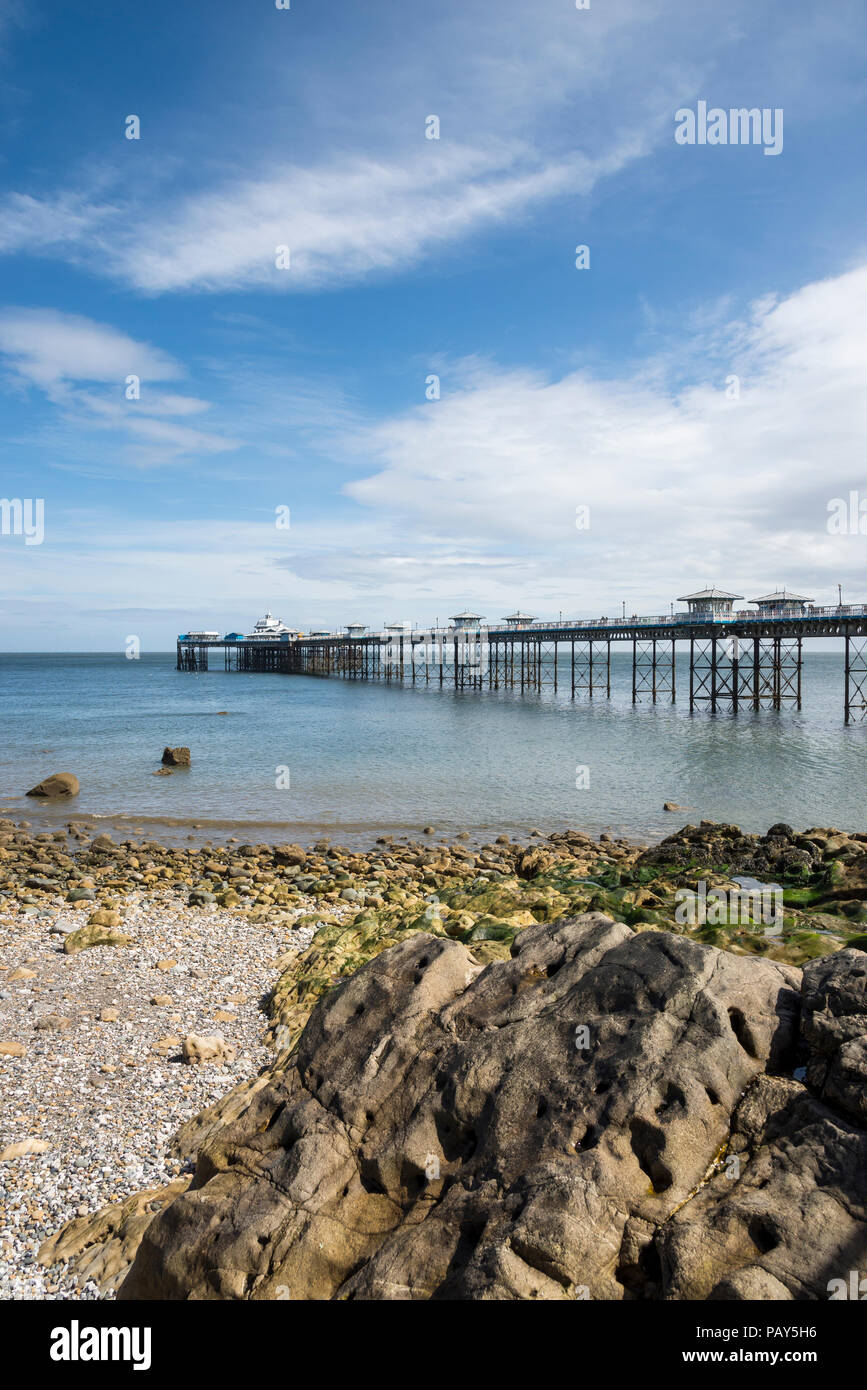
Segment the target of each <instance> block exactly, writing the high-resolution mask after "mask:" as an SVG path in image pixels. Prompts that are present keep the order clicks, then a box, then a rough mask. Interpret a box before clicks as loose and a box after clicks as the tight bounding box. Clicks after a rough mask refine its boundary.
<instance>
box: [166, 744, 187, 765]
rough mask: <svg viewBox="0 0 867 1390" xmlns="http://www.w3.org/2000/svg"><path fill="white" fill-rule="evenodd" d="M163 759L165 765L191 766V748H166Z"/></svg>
mask: <svg viewBox="0 0 867 1390" xmlns="http://www.w3.org/2000/svg"><path fill="white" fill-rule="evenodd" d="M162 761H163V766H164V767H189V765H190V750H189V748H164V749H163V758H162Z"/></svg>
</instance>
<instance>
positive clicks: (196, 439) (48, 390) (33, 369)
mask: <svg viewBox="0 0 867 1390" xmlns="http://www.w3.org/2000/svg"><path fill="white" fill-rule="evenodd" d="M0 359H2V361H3V365H4V366H5V367H6V369H7V372H8V373H9V374H10V376H11V379H12V380H13V382H18V383H19V384H20V385H21V386H27V387H36V388H38V389H39V390H40V391H41V392H43V393H44V394H45V396H46V397H47V398H48V400H49V401H50V402H52V404H53V405H54V406H56V407H58V408H59V409H60V410H61V411H62V412H63V415H64V418H65V419H66V420H67V421H68V422H69V423H70V424H72V425H73V426H76V427H78V428H79V429H83V430H85V431H87V430H109V431H114V432H116V433H117V434H119V435H120V436H121V437H125V438H126V440H127V441H128V446H127V448H126V452H125V458H126V461H127V463H129V464H130V465H133V466H137V467H152V466H157V465H160V464H164V463H169V462H172V461H174V460H176V459H178V458H182V457H185V456H190V455H199V454H214V453H223V452H225V451H227V450H230V449H233V448H235V447H236V441H234V440H232V439H229V438H225V437H220V436H218V435H215V434H211V433H208V432H206V431H203V430H194V429H191V428H190V427H189V426H188V425H185V424H181V423H178V421H179V419H181V418H183V417H187V416H190V415H198V414H201V413H202V412H204V411H207V410H208V409H209V406H208V402H207V401H203V400H199V399H198V398H196V397H193V396H188V395H179V394H175V393H172V392H168V391H165V390H157V391H154V390H153V386H154V383H158V384H160V385H162V383H164V382H171V381H175V380H178V379H179V378H182V377H183V376H184V375H185V372H184V369H183V368H182V366H181V365H180V364H179V363H178V362H176V361H175V360H174V358H172V357H171V356H170V355H169V354H168V353H166V352H163V351H162V350H160V349H159V348H154V347H152V346H151V345H150V344H148V343H141V342H136V341H135V340H134V339H133V338H131V337H130V336H129V335H128V334H126V333H121V332H119V331H118V330H117V329H115V328H113V327H111V326H110V325H107V324H101V323H95V322H94V321H93V320H91V319H87V318H83V317H81V316H80V315H77V314H61V313H58V312H56V311H54V310H48V309H22V308H9V309H5V310H2V311H0ZM131 378H136V379H137V383H138V386H137V388H135V389H137V390H138V392H139V394H138V396H137V397H136V396H135V395H134V394H133V395H128V388H127V383H128V382H130V379H131ZM99 388H104V389H102V390H100V389H99Z"/></svg>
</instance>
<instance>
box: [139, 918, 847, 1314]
mask: <svg viewBox="0 0 867 1390" xmlns="http://www.w3.org/2000/svg"><path fill="white" fill-rule="evenodd" d="M799 986H800V972H799V971H797V970H795V969H794V968H792V967H790V966H786V965H781V964H777V963H773V962H770V961H763V960H756V959H751V958H747V957H739V956H735V955H730V954H727V953H724V952H721V951H717V950H715V949H713V948H712V947H707V946H703V945H700V944H698V943H696V942H694V941H691V940H688V939H686V938H683V937H676V936H673V935H670V934H668V933H664V932H657V931H645V932H641V933H636V932H634V931H632V930H631V929H630V928H629V927H627V926H625V925H623V924H622V923H614V922H613V921H612V920H611V919H610V918H607V917H603V916H601V915H600V914H587V915H585V916H582V917H579V918H576V919H566V920H561V921H559V922H556V923H553V924H546V925H540V926H537V927H528V928H527V929H526V930H524V931H523V932H521V933H520V934H519V935H518V937H516V939H515V942H514V946H513V956H512V958H511V959H509V960H507V961H503V962H499V961H496V962H494V963H492V964H491V965H489V966H488V967H487V968H485V969H482V968H481V967H480V966H479V964H478V963H477V961H476V960H475V959H474V958H473V956H472V955H471V954H470V951H469V950H468V949H467V947H465V946H464V945H463V944H461V943H459V942H456V941H452V940H449V939H445V938H442V937H438V936H431V935H428V934H426V933H423V932H417V933H413V934H412V935H411V936H410V937H408V938H407V939H405V940H404V941H402V942H401V943H400V944H398V945H396V946H393V947H392V948H391V949H388V950H386V951H384V952H383V953H382V954H381V955H379V956H378V957H377V958H376V959H374V960H373V961H371V962H370V963H369V964H367V965H366V966H364V967H363V968H362V969H361V970H359V971H358V972H357V973H356V974H354V975H353V976H351V978H349V979H348V980H347V981H346V982H345V983H344V984H343V985H342V986H341V987H339V988H337V989H334V990H332V991H331V992H330V993H329V994H327V995H326V996H325V997H324V998H322V999H321V1000H320V1002H319V1003H318V1004H317V1006H316V1008H315V1009H314V1012H313V1014H312V1015H311V1018H310V1021H309V1023H308V1024H307V1027H306V1028H305V1030H304V1033H303V1035H302V1037H301V1039H300V1042H299V1043H298V1045H297V1046H296V1047H295V1048H294V1050H293V1051H292V1053H291V1054H290V1055H284V1056H283V1058H282V1059H281V1060H280V1063H279V1066H278V1067H276V1068H275V1069H274V1071H273V1072H271V1073H270V1074H269V1073H267V1072H266V1073H264V1074H263V1075H262V1077H260V1078H259V1080H258V1082H256V1083H254V1084H252V1085H249V1086H248V1087H247V1088H245V1090H244V1092H243V1098H241V1099H239V1100H238V1101H237V1105H236V1110H235V1114H234V1117H233V1118H231V1119H230V1120H229V1122H228V1123H225V1124H223V1125H222V1126H219V1127H216V1128H214V1129H212V1130H211V1132H210V1133H209V1135H208V1136H207V1137H206V1138H205V1140H204V1143H203V1145H202V1148H201V1150H200V1152H199V1155H198V1161H197V1166H196V1173H195V1178H194V1181H193V1184H192V1187H191V1189H190V1191H189V1192H188V1193H186V1194H185V1195H183V1196H181V1197H179V1198H178V1199H177V1200H175V1201H174V1202H173V1203H172V1204H171V1205H170V1206H169V1207H168V1208H167V1209H166V1210H165V1211H164V1212H163V1213H162V1214H161V1215H159V1216H157V1217H156V1218H155V1220H154V1221H153V1222H152V1223H151V1224H150V1225H149V1226H148V1228H147V1230H146V1232H145V1234H144V1237H143V1240H142V1244H141V1247H140V1249H139V1252H138V1255H137V1257H136V1259H135V1262H134V1264H133V1266H132V1269H131V1271H130V1273H129V1275H128V1277H127V1279H126V1280H125V1282H124V1284H123V1286H122V1288H121V1290H120V1296H121V1297H122V1298H196V1299H198V1298H257V1299H258V1298H292V1299H305V1298H317V1299H321V1298H360V1299H408V1298H416V1299H419V1298H421V1299H423V1298H434V1299H444V1298H454V1299H524V1298H547V1299H562V1298H574V1297H576V1296H579V1297H580V1296H582V1295H583V1294H584V1293H585V1292H586V1293H588V1294H589V1296H590V1297H592V1298H594V1299H598V1298H606V1299H611V1298H614V1299H619V1298H623V1297H636V1296H639V1297H654V1296H655V1297H672V1296H673V1297H679V1296H682V1295H681V1294H680V1292H679V1291H680V1289H681V1288H684V1287H687V1286H688V1285H689V1286H691V1287H699V1286H700V1287H702V1288H703V1289H704V1292H703V1293H702V1294H700V1295H699V1296H702V1297H704V1296H707V1295H708V1294H709V1293H710V1292H711V1291H712V1290H713V1289H714V1288H715V1287H716V1285H718V1284H720V1283H721V1281H723V1280H724V1279H725V1277H726V1276H730V1275H731V1276H733V1275H736V1274H738V1273H739V1272H740V1271H742V1270H743V1269H745V1268H750V1266H751V1264H759V1265H761V1258H762V1255H763V1253H765V1254H766V1253H767V1250H766V1247H767V1245H768V1241H769V1237H768V1236H767V1235H766V1232H765V1228H764V1227H763V1226H762V1227H760V1228H756V1232H755V1234H756V1236H757V1239H756V1240H753V1237H752V1235H751V1234H750V1232H751V1229H752V1228H751V1227H750V1224H749V1217H748V1215H747V1214H745V1212H744V1211H740V1212H739V1213H736V1214H735V1215H734V1216H733V1218H732V1220H733V1222H734V1223H735V1225H736V1226H737V1227H738V1240H739V1241H741V1242H742V1243H743V1242H746V1243H747V1244H748V1245H749V1250H750V1251H752V1252H753V1258H752V1260H751V1262H749V1261H747V1260H746V1259H744V1257H743V1250H742V1248H741V1245H739V1246H738V1252H739V1253H738V1256H737V1258H736V1259H732V1260H728V1262H727V1261H726V1258H722V1259H721V1261H720V1264H721V1268H720V1270H719V1272H717V1270H716V1268H714V1270H713V1271H711V1272H710V1273H708V1274H707V1275H706V1276H705V1275H703V1274H699V1273H697V1272H696V1270H695V1268H694V1266H696V1265H701V1268H702V1269H704V1263H705V1252H704V1249H703V1247H701V1246H700V1245H699V1246H698V1247H697V1248H696V1249H695V1250H692V1249H687V1250H685V1251H683V1252H680V1251H677V1252H674V1253H669V1252H666V1258H665V1261H664V1262H663V1260H662V1257H661V1253H660V1252H661V1249H662V1240H663V1237H664V1235H665V1232H666V1228H667V1226H668V1225H669V1224H670V1223H671V1222H672V1221H673V1219H674V1218H675V1217H676V1218H677V1222H678V1226H680V1225H684V1224H685V1225H686V1226H687V1227H689V1225H690V1221H689V1212H690V1209H691V1208H692V1207H693V1205H694V1203H695V1202H696V1201H697V1200H698V1198H697V1196H696V1194H697V1193H700V1192H703V1191H704V1190H705V1189H703V1188H702V1184H703V1182H704V1181H705V1179H706V1178H707V1176H708V1174H709V1173H712V1172H713V1170H714V1168H715V1165H716V1163H717V1162H718V1160H719V1159H720V1156H721V1155H723V1154H724V1152H725V1146H726V1144H727V1143H728V1141H729V1132H730V1126H731V1122H732V1115H733V1113H734V1111H735V1108H736V1107H737V1105H738V1101H739V1100H740V1098H741V1097H742V1096H743V1095H744V1093H745V1092H749V1088H750V1087H751V1085H752V1083H753V1082H754V1081H755V1080H756V1079H757V1078H762V1077H763V1074H764V1073H765V1071H766V1070H767V1069H770V1070H772V1071H780V1070H783V1069H786V1068H790V1067H791V1065H792V1063H793V1061H794V1047H795V1045H796V1042H797V1024H798V1015H799ZM786 1084H787V1085H790V1086H794V1087H795V1088H796V1090H797V1092H798V1094H799V1096H801V1097H804V1098H805V1104H807V1105H808V1106H817V1107H818V1108H819V1109H820V1110H821V1116H820V1119H819V1121H817V1123H818V1124H819V1125H820V1126H821V1125H822V1124H825V1123H830V1121H828V1120H826V1116H827V1115H828V1114H829V1112H828V1111H827V1109H826V1107H824V1106H822V1105H821V1104H820V1102H817V1101H814V1100H811V1099H810V1098H809V1097H808V1096H807V1093H806V1091H805V1090H804V1088H803V1087H802V1086H800V1085H799V1083H796V1082H788V1083H786ZM786 1104H788V1101H786ZM810 1113H812V1112H810ZM811 1123H812V1121H811ZM781 1126H782V1127H781ZM754 1127H755V1126H754ZM778 1128H780V1132H781V1133H782V1132H783V1129H784V1123H783V1121H782V1120H781V1121H780V1122H779V1124H778ZM853 1132H854V1130H853ZM775 1133H776V1131H775ZM751 1134H752V1131H751ZM750 1142H753V1143H755V1144H756V1145H759V1146H760V1145H761V1143H762V1142H763V1132H762V1133H760V1132H759V1131H756V1137H755V1138H754V1139H751V1141H750ZM816 1142H817V1143H820V1142H822V1138H821V1135H820V1134H819V1132H818V1131H817V1138H816ZM743 1143H744V1144H746V1143H747V1140H746V1139H744V1140H743ZM859 1162H860V1159H859V1157H858V1155H857V1154H855V1153H854V1152H852V1153H850V1154H849V1158H848V1159H847V1160H846V1162H844V1161H843V1160H842V1158H841V1161H840V1163H839V1164H838V1165H837V1166H838V1170H839V1183H840V1188H841V1191H842V1190H843V1189H845V1187H846V1184H847V1183H849V1182H851V1181H853V1180H854V1176H855V1174H856V1172H859V1171H860V1170H859V1169H858V1164H859ZM847 1163H848V1168H847ZM749 1171H750V1170H749V1165H747V1172H749ZM808 1176H809V1170H808V1169H805V1173H804V1180H805V1181H807V1179H808ZM716 1181H717V1183H719V1182H727V1181H728V1180H727V1179H725V1178H721V1179H716ZM813 1185H814V1187H815V1188H817V1189H818V1184H817V1182H816V1178H815V1174H814V1176H813ZM730 1189H731V1184H730V1183H729V1184H728V1186H727V1188H725V1189H723V1195H724V1196H725V1197H729V1196H730ZM832 1206H833V1200H832V1201H825V1200H824V1198H823V1199H822V1200H819V1201H818V1202H816V1203H814V1204H813V1206H808V1205H805V1206H804V1218H803V1220H802V1221H801V1223H800V1226H799V1230H798V1239H799V1240H800V1241H801V1244H802V1247H803V1252H804V1253H803V1260H806V1261H808V1262H809V1258H810V1254H809V1252H810V1249H811V1247H812V1246H813V1245H814V1241H813V1236H814V1226H817V1225H820V1226H821V1228H822V1230H821V1232H820V1231H819V1230H816V1231H815V1237H816V1242H819V1243H818V1244H816V1245H815V1248H816V1249H819V1250H821V1252H822V1258H823V1259H824V1258H826V1256H827V1255H828V1252H829V1250H830V1249H831V1248H832V1247H833V1248H835V1249H836V1248H837V1247H836V1246H835V1241H838V1240H848V1239H849V1238H850V1236H851V1223H850V1226H848V1227H847V1229H846V1230H845V1231H843V1230H842V1228H841V1226H840V1224H839V1223H836V1222H834V1221H829V1215H833V1214H834V1213H833V1212H832V1211H831V1208H832ZM853 1220H854V1223H855V1224H856V1225H857V1224H858V1221H859V1220H860V1217H858V1216H857V1214H856V1216H855V1217H854V1218H853ZM795 1224H797V1223H795ZM792 1238H794V1231H793V1236H792ZM840 1248H841V1249H842V1247H840ZM838 1253H839V1252H838ZM841 1258H842V1256H841ZM770 1278H776V1279H777V1280H779V1281H780V1283H781V1285H782V1286H783V1287H784V1288H789V1287H790V1286H789V1284H788V1283H787V1282H786V1280H785V1278H784V1277H783V1275H782V1274H781V1273H780V1271H779V1270H777V1269H775V1268H770V1266H769V1267H768V1268H766V1269H765V1268H762V1269H760V1272H759V1273H758V1274H757V1275H755V1276H754V1277H753V1278H752V1280H750V1279H747V1281H746V1283H744V1282H743V1281H742V1283H741V1284H740V1285H738V1284H737V1283H735V1285H734V1286H732V1287H729V1288H728V1289H723V1290H721V1291H720V1292H719V1293H718V1294H717V1295H715V1296H720V1297H741V1296H750V1295H749V1292H747V1293H743V1292H739V1289H740V1290H743V1289H746V1290H749V1289H750V1288H754V1287H756V1280H758V1281H759V1282H761V1281H762V1280H765V1282H766V1284H767V1280H768V1279H770ZM817 1279H818V1276H817V1277H816V1279H814V1282H813V1285H811V1286H810V1287H818V1283H817ZM690 1281H692V1283H691V1285H690ZM781 1296H785V1295H784V1294H783V1295H781Z"/></svg>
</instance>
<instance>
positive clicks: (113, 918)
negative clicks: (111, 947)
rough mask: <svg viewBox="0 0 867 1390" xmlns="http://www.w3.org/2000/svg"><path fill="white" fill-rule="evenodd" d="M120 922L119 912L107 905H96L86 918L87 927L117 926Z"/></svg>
mask: <svg viewBox="0 0 867 1390" xmlns="http://www.w3.org/2000/svg"><path fill="white" fill-rule="evenodd" d="M120 924H121V915H120V913H119V912H115V910H114V909H113V908H109V907H98V908H97V909H96V911H95V912H91V914H90V916H89V917H88V919H87V925H88V926H89V927H119V926H120Z"/></svg>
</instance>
